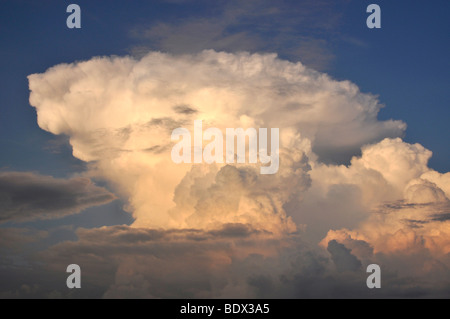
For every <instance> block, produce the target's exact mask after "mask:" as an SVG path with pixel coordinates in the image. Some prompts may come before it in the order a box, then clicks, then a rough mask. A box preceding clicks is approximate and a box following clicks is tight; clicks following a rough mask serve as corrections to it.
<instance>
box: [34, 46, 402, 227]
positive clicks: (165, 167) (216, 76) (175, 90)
mask: <svg viewBox="0 0 450 319" xmlns="http://www.w3.org/2000/svg"><path fill="white" fill-rule="evenodd" d="M29 82H30V90H31V95H30V103H31V105H33V106H34V107H36V110H37V115H38V123H39V126H40V127H41V128H43V129H45V130H47V131H49V132H52V133H54V134H67V135H69V137H70V143H71V145H72V147H73V154H74V156H76V157H78V158H79V159H81V160H84V161H87V162H92V163H95V164H93V165H92V167H93V169H92V172H94V171H95V173H96V174H97V175H99V176H102V177H104V178H106V179H108V180H109V181H111V182H112V183H113V184H114V185H115V186H116V188H117V190H118V191H119V192H120V193H122V194H123V195H125V196H126V197H127V198H129V203H130V210H132V211H133V215H134V217H135V218H136V222H135V225H136V226H145V225H147V226H158V227H166V228H167V227H186V226H190V227H193V226H198V227H203V226H205V225H206V224H207V223H206V220H209V219H210V217H211V216H218V215H220V214H221V213H220V212H219V209H220V208H219V209H218V208H217V207H216V208H215V209H212V210H211V209H210V208H211V207H210V208H205V206H204V205H207V204H206V202H205V200H204V199H202V200H201V201H202V203H203V206H202V207H203V208H201V207H200V206H201V205H200V204H199V203H200V202H197V203H190V205H191V206H192V207H194V206H195V205H197V206H195V207H196V208H195V211H196V213H193V215H192V216H187V215H186V214H187V210H184V212H183V213H182V214H177V213H176V212H177V211H179V209H178V208H177V207H175V206H176V205H175V203H174V195H175V189H176V187H178V188H179V189H180V190H181V188H180V187H181V186H179V184H180V182H181V181H182V179H183V177H185V176H186V174H190V173H188V172H189V171H190V169H191V168H190V165H176V164H174V163H173V162H172V161H171V159H170V156H169V154H170V149H171V146H172V145H173V144H172V142H171V140H170V133H171V131H172V130H173V129H174V128H176V127H180V126H183V127H186V128H188V129H192V125H193V120H194V119H201V120H203V126H204V128H207V127H218V128H220V129H221V130H222V131H223V132H224V131H225V128H226V127H234V128H236V127H243V128H247V127H256V128H258V127H267V128H274V127H275V128H280V135H281V150H280V156H281V167H280V171H279V173H278V174H277V175H276V176H273V177H271V178H259V177H256V176H255V177H254V178H255V180H252V181H250V180H248V181H244V184H242V181H243V179H242V178H241V177H242V175H243V174H244V175H245V174H248V176H253V175H255V174H254V173H253V172H251V170H252V169H254V167H250V166H248V167H242V166H241V167H239V168H238V169H239V170H240V171H239V173H236V174H238V175H239V176H240V177H239V178H237V179H236V178H233V177H231V176H229V177H227V176H225V175H227V174H226V173H224V172H225V171H224V170H223V168H222V169H220V167H219V169H218V170H217V172H222V173H220V174H221V176H225V177H224V178H226V179H227V181H226V185H227V186H226V187H228V189H229V190H228V193H227V199H223V200H222V202H223V201H233V200H237V202H236V203H234V204H236V205H238V207H237V208H235V209H234V210H235V211H236V213H234V214H228V217H227V218H219V217H218V219H219V220H220V222H241V221H242V219H250V220H254V221H255V223H259V224H260V225H263V224H266V225H271V226H268V228H267V230H269V231H273V230H274V229H282V228H284V229H286V230H293V228H294V227H292V226H287V227H286V226H283V224H284V223H285V218H284V217H281V219H280V216H283V214H284V212H283V207H282V206H283V204H285V203H286V202H287V201H288V199H289V198H291V197H293V196H298V195H299V193H301V192H302V191H303V190H304V189H306V188H307V187H308V185H309V177H308V175H307V172H308V170H309V166H308V163H307V160H308V157H311V158H312V159H315V158H316V157H317V156H316V155H315V153H313V152H312V151H315V152H317V153H319V155H320V156H321V158H323V159H324V160H326V159H327V158H328V157H329V158H331V157H332V154H336V153H339V152H340V151H339V150H344V151H345V152H349V151H350V154H351V153H352V152H353V153H357V152H358V150H359V148H360V147H361V146H362V145H363V144H365V143H368V142H373V141H377V140H380V139H381V138H383V137H389V136H400V135H402V133H403V130H404V129H405V125H404V124H403V123H402V122H399V121H384V122H382V121H378V120H377V113H378V111H379V109H380V107H381V105H380V104H379V102H378V100H377V99H376V98H375V97H374V96H372V95H369V94H363V93H361V92H359V90H358V87H357V86H356V85H354V84H352V83H350V82H348V81H335V80H333V79H331V78H330V77H329V76H327V75H326V74H321V73H318V72H316V71H314V70H311V69H308V68H306V67H305V66H303V65H302V64H301V63H291V62H288V61H283V60H280V59H277V57H276V55H274V54H265V55H260V54H252V55H251V54H248V53H239V54H231V53H223V52H215V51H203V52H201V53H199V54H193V55H169V54H163V53H158V52H150V53H149V54H148V55H146V56H144V57H143V58H142V59H140V60H134V59H132V58H130V57H123V58H121V57H111V58H109V57H104V58H93V59H91V60H89V61H85V62H79V63H74V64H62V65H57V66H55V67H52V68H50V69H49V70H47V71H46V72H45V73H43V74H33V75H30V76H29ZM210 170H211V168H210V167H209V168H206V169H204V172H205V173H204V175H205V177H204V178H203V179H202V178H199V177H197V178H196V182H197V181H198V183H203V186H199V187H204V188H205V187H206V185H209V186H208V187H210V188H211V187H212V188H214V189H216V190H215V191H214V192H215V194H216V195H215V196H220V194H219V193H217V191H218V188H220V185H219V184H220V182H219V181H218V178H219V175H217V176H216V177H214V173H211V171H210ZM226 172H228V173H231V172H232V170H226ZM196 174H197V175H198V173H196ZM228 175H229V174H228ZM207 176H209V177H207ZM208 178H209V181H206V180H205V179H208ZM214 180H215V182H214ZM205 183H206V184H205ZM240 187H243V188H245V189H247V190H248V191H247V193H246V192H238V191H237V190H238V189H240ZM205 189H206V188H205ZM249 189H254V190H253V191H250V190H249ZM230 190H233V191H235V192H237V193H236V196H237V197H236V199H232V198H231V197H230V196H231V195H230V192H229V191H230ZM223 192H227V190H225V189H224V190H223ZM257 193H258V194H257ZM210 194H211V195H212V197H211V198H210V199H209V200H212V198H213V194H212V193H210ZM178 197H179V196H178ZM194 197H195V196H194ZM197 200H198V201H200V199H197ZM224 204H225V205H234V204H232V203H231V202H228V203H224ZM192 207H191V208H192ZM223 207H225V206H223ZM258 207H263V208H264V210H266V212H265V213H260V212H259V211H258V210H260V209H258ZM201 209H203V210H205V209H207V210H208V211H209V213H205V211H204V212H203V213H200V212H199V210H201ZM222 215H223V214H222ZM244 216H247V217H244ZM213 219H214V218H213ZM195 220H197V222H194V221H195ZM288 223H289V222H288ZM275 224H277V225H278V226H273V225H275ZM272 226H273V227H272Z"/></svg>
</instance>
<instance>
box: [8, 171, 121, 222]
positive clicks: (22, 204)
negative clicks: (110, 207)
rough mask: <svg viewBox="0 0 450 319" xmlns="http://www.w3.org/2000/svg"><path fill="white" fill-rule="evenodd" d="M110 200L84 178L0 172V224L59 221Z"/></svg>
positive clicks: (113, 196)
mask: <svg viewBox="0 0 450 319" xmlns="http://www.w3.org/2000/svg"><path fill="white" fill-rule="evenodd" d="M114 199H116V197H115V195H114V194H112V193H111V192H109V191H108V190H107V189H105V188H103V187H99V186H96V185H94V183H92V181H91V180H90V179H88V178H84V177H77V178H71V179H58V178H53V177H51V176H43V175H39V174H35V173H30V172H0V207H1V209H0V223H2V222H3V223H4V222H7V221H13V222H23V221H29V220H35V219H52V218H60V217H63V216H67V215H71V214H75V213H78V212H80V211H82V210H84V209H86V208H88V207H91V206H97V205H103V204H106V203H109V202H111V201H113V200H114Z"/></svg>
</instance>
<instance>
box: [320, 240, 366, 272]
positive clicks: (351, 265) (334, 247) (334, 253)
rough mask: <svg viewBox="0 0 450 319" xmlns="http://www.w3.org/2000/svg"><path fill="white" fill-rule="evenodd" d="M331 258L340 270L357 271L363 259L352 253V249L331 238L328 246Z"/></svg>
mask: <svg viewBox="0 0 450 319" xmlns="http://www.w3.org/2000/svg"><path fill="white" fill-rule="evenodd" d="M327 250H328V252H329V253H330V254H331V259H332V260H333V262H334V264H335V265H336V268H337V270H338V271H348V270H350V271H357V270H358V269H361V266H362V264H361V261H359V259H358V258H356V257H355V256H354V255H352V254H351V250H350V249H348V248H347V247H345V245H343V244H340V243H338V242H337V241H336V240H330V241H329V242H328V247H327Z"/></svg>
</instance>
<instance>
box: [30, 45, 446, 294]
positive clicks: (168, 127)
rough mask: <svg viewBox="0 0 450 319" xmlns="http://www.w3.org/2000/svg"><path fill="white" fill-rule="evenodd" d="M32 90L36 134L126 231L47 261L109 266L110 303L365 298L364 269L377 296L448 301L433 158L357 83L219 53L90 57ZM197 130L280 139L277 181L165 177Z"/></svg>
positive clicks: (440, 186)
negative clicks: (46, 135)
mask: <svg viewBox="0 0 450 319" xmlns="http://www.w3.org/2000/svg"><path fill="white" fill-rule="evenodd" d="M29 82H30V90H31V95H30V103H31V105H33V106H34V107H35V108H36V110H37V114H38V123H39V125H40V127H41V128H43V129H45V130H47V131H49V132H51V133H54V134H66V135H68V136H69V139H70V144H71V145H72V147H73V154H74V156H76V157H78V158H79V159H81V160H83V161H86V162H89V166H88V167H89V171H88V172H87V173H86V174H88V175H89V176H95V177H97V178H98V177H100V178H104V179H105V180H107V181H109V182H110V183H111V185H112V186H113V187H114V189H115V190H116V191H117V193H118V194H120V195H121V196H123V197H124V198H126V199H127V200H128V205H127V209H128V210H129V211H130V212H132V214H133V216H134V218H135V222H134V223H133V225H132V227H111V228H109V227H105V228H101V229H97V230H79V231H78V233H77V234H78V236H79V241H77V242H70V243H61V244H59V245H57V246H55V247H53V248H51V249H50V250H49V251H47V252H46V253H44V254H43V256H44V259H45V260H53V261H54V264H55V265H58V264H60V263H62V264H64V262H66V257H65V256H67V252H68V251H70V252H71V254H70V255H71V256H78V257H77V258H80V262H83V263H84V264H85V265H88V266H89V267H91V268H90V269H91V271H92V273H93V274H94V273H96V272H98V271H101V269H103V268H102V267H107V269H108V273H107V274H105V276H104V278H103V279H100V278H96V276H95V275H92V276H91V279H92V280H93V281H94V282H96V283H97V281H96V280H99V281H101V283H100V282H98V284H99V285H103V286H104V285H106V286H107V288H106V289H105V291H106V293H105V294H104V296H106V297H120V296H146V297H170V296H171V297H173V296H175V297H183V296H190V297H223V296H240V297H293V296H297V297H299V296H319V297H324V296H341V297H342V296H370V293H368V291H367V290H366V289H365V286H364V284H365V276H366V274H365V266H366V265H367V264H370V263H373V262H375V263H379V264H380V266H381V267H382V270H383V274H385V276H386V275H387V276H388V278H387V279H386V277H383V278H384V279H383V280H384V281H383V283H384V284H383V287H386V288H385V289H386V290H384V291H383V293H382V294H380V295H383V296H402V293H404V292H405V291H408V293H410V294H411V295H415V296H420V295H421V294H423V295H427V296H431V295H433V294H434V293H438V294H439V293H445V289H446V288H445V287H446V286H445V285H446V281H445V280H448V279H447V277H448V276H447V275H445V271H443V269H447V268H448V267H450V260H449V258H448V253H449V252H450V241H449V240H448V238H450V231H449V229H450V228H449V227H450V226H449V223H450V217H449V215H448V208H449V198H450V193H449V192H450V173H447V174H441V173H439V172H436V171H433V170H432V169H430V168H429V167H428V160H429V158H430V157H431V155H432V154H431V152H430V151H429V150H427V149H426V148H424V147H423V146H421V145H419V144H409V143H405V142H403V141H402V140H401V139H400V138H399V137H400V136H402V134H403V132H404V130H405V124H404V123H403V122H400V121H393V120H390V121H379V120H378V119H377V114H378V111H379V110H380V108H381V105H380V103H379V102H378V100H377V98H376V97H375V96H373V95H371V94H364V93H361V92H360V91H359V89H358V87H357V86H356V85H354V84H352V83H350V82H348V81H336V80H333V79H332V78H330V77H329V76H327V75H326V74H322V73H319V72H316V71H314V70H311V69H309V68H306V67H305V66H303V65H302V64H300V63H291V62H288V61H284V60H280V59H278V58H277V57H276V56H275V55H273V54H265V55H260V54H248V53H236V54H231V53H223V52H215V51H203V52H201V53H198V54H189V55H170V54H164V53H158V52H150V53H148V54H147V55H145V56H144V57H143V58H142V59H140V60H135V59H133V58H130V57H103V58H93V59H91V60H89V61H85V62H79V63H73V64H62V65H57V66H54V67H53V68H50V69H49V70H47V71H46V72H45V73H43V74H33V75H30V76H29ZM197 119H201V120H203V126H204V129H205V128H207V127H218V128H219V129H221V130H222V132H225V128H227V127H234V128H237V127H242V128H248V127H255V128H258V127H266V128H273V127H276V128H279V129H280V168H279V171H278V172H277V173H276V174H274V175H261V174H259V167H258V165H252V164H239V165H237V164H231V165H225V164H211V165H209V164H196V165H193V164H174V163H173V162H172V160H171V157H170V153H171V152H170V151H171V147H172V145H173V142H172V141H171V139H170V135H171V132H172V130H173V129H175V128H177V127H186V128H188V129H190V130H192V126H193V122H194V120H197ZM345 157H349V158H350V157H351V160H348V161H344V163H341V164H333V161H335V160H336V159H342V158H345ZM155 229H159V230H155ZM293 233H296V234H297V235H295V236H293V235H292V234H293ZM299 238H301V240H300V239H299ZM319 242H320V244H319V245H317V244H318V243H319ZM92 243H95V245H92ZM106 265H108V266H106ZM143 265H152V267H153V268H151V269H148V267H146V266H145V267H144V266H143ZM408 265H409V266H408ZM411 265H412V266H411ZM255 267H256V268H255ZM254 269H258V271H257V272H256V273H255V272H254ZM112 274H113V275H114V276H115V279H114V282H113V283H112V284H111V276H112ZM175 274H177V275H175ZM436 274H443V277H442V276H441V277H440V278H441V279H442V278H444V279H445V280H444V279H443V280H441V281H439V280H438V278H437V277H436ZM161 278H169V279H167V280H163V279H161ZM170 278H171V279H170ZM186 278H191V279H186ZM389 283H390V284H391V286H389ZM414 285H415V286H414ZM412 286H414V287H419V288H418V289H416V288H411V287H412ZM299 287H307V289H308V290H307V291H305V290H301V289H300V288H299ZM361 287H362V288H361ZM269 292H270V293H269Z"/></svg>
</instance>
